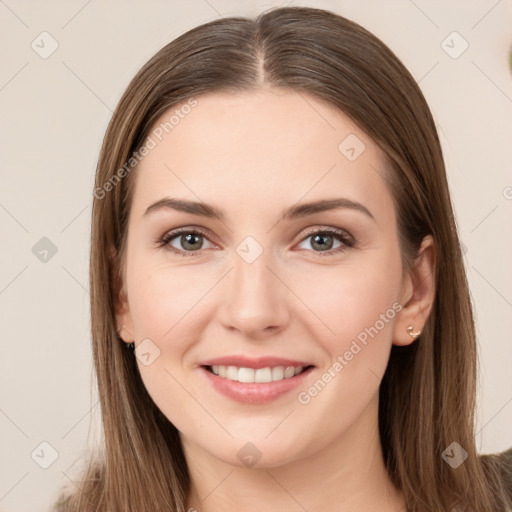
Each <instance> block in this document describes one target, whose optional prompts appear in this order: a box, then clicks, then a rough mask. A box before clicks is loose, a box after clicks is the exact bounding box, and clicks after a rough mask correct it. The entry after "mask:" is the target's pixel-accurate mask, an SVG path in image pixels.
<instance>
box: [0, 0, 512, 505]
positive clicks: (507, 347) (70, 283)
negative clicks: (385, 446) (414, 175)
mask: <svg viewBox="0 0 512 512" xmlns="http://www.w3.org/2000/svg"><path fill="white" fill-rule="evenodd" d="M288 3H292V4H293V5H314V6H317V7H324V8H327V9H330V10H333V11H335V12H338V13H339V14H342V15H344V16H346V17H348V18H350V19H352V20H354V21H356V22H358V23H360V24H361V25H363V26H364V27H366V28H367V29H369V30H370V31H372V32H373V33H375V34H376V35H377V36H378V37H380V38H381V39H382V40H383V41H384V42H385V43H386V44H388V45H389V46H390V47H391V49H392V50H393V51H394V52H395V53H396V54H397V55H398V57H399V58H401V59H402V61H403V62H404V64H405V65H406V66H407V67H408V68H409V70H410V71H411V73H412V74H413V76H414V77H415V78H416V80H417V81H418V82H419V83H420V86H421V88H422V90H423V92H424V94H425V96H426V98H427V101H428V102H429V104H430V106H431V109H432V112H433V114H434V117H435V119H436V122H437V125H438V127H439V130H440V134H441V137H442V143H443V148H444V151H445V155H446V161H447V165H448V178H449V182H450V186H451V191H452V197H453V201H454V205H455V209H456V215H457V221H458V225H459V228H460V233H461V238H462V241H463V243H464V245H465V247H466V248H467V252H466V254H465V257H466V264H467V271H468V277H469V281H470V286H471V291H472V296H473V300H474V304H475V310H476V315H477V322H478V326H477V327H478V334H479V344H480V348H481V351H480V361H481V377H480V388H479V396H478V401H479V408H478V428H477V429H478V434H477V441H478V446H479V447H480V451H481V452H494V451H501V450H503V449H505V448H507V447H510V446H512V430H511V428H510V426H511V425H512V371H511V368H512V365H511V362H512V343H511V331H512V329H511V327H512V325H511V324H512V322H511V318H512V315H511V312H512V311H511V308H512V286H511V284H512V267H511V265H510V262H511V261H512V240H511V237H510V233H511V224H512V222H511V209H512V188H511V187H512V175H511V172H510V169H511V163H512V152H511V150H510V147H511V141H512V83H511V73H510V71H509V69H508V49H509V47H510V44H511V43H512V23H511V21H512V3H511V1H510V0H501V1H497V0H489V1H487V0H486V1H479V2H468V1H465V0H464V1H463V0H459V1H451V2H442V1H435V2H434V1H430V2H427V1H424V0H423V1H421V0H415V1H411V0H402V1H387V2H379V1H377V0H375V1H344V2H341V1H340V2H336V1H318V2H312V1H310V2H298V1H297V2H295V1H294V2H288ZM285 4H286V2H260V1H252V2H249V1H247V2H236V1H234V0H229V1H228V0H208V1H206V0H193V1H188V2H178V1H165V2H164V1H151V2H142V1H131V2H120V1H112V0H109V1H108V2H101V1H100V0H92V1H86V0H72V1H66V2H64V1H62V2H56V1H47V2H44V3H43V2H36V1H33V2H29V1H28V0H25V1H15V0H5V1H0V20H1V21H0V40H1V48H2V67H1V70H0V109H1V126H2V139H1V140H2V151H1V155H2V161H1V172H2V187H1V189H0V221H1V224H0V225H1V236H2V251H1V266H0V268H1V273H0V306H1V314H2V324H1V325H2V348H1V358H0V364H1V394H0V431H1V432H2V436H1V445H0V449H1V453H0V461H1V462H0V465H1V467H0V511H3V512H6V511H9V512H10V511H15V512H25V511H27V512H28V511H30V512H34V511H36V510H47V509H48V507H49V504H50V503H51V501H52V500H53V499H54V498H55V495H56V492H57V489H58V488H59V487H60V485H62V484H64V483H65V482H68V483H69V482H70V479H72V478H73V475H74V471H75V469H76V467H71V466H72V464H73V462H74V461H75V459H76V458H77V457H78V456H79V455H80V454H81V453H82V452H83V450H85V448H86V446H87V438H88V432H89V427H90V425H93V426H94V425H96V427H95V428H93V429H92V430H91V439H90V440H89V443H93V442H94V437H95V436H96V438H97V434H98V429H97V419H98V412H99V410H98V407H97V397H96V395H95V394H94V393H92V394H91V388H93V386H91V369H92V365H91V356H90V348H89V338H90V335H89V306H88V300H89V295H88V277H87V272H88V269H87V265H88V250H89V245H88V244H89V241H88V237H89V221H90V213H91V198H92V187H93V176H94V170H95V164H96V159H97V155H98V151H99V148H100V144H101V140H102V137H103V134H104V131H105V129H106V126H107V123H108V121H109V118H110V116H111V112H112V110H113V108H114V106H115V105H116V102H117V101H118V99H119V98H120V95H121V94H122V92H123V90H124V88H125V87H126V85H127V84H128V81H129V79H130V78H131V77H132V76H133V74H134V73H135V72H136V71H137V70H138V69H139V68H140V66H141V65H142V64H143V63H145V62H146V60H147V59H148V58H149V57H151V56H152V55H153V54H154V53H155V52H156V51H157V50H158V49H160V48H161V47H162V46H163V45H165V44H166V43H167V42H169V41H171V40H172V39H174V38H175V37H176V36H178V35H179V34H181V33H183V32H184V31H186V30H188V29H190V28H192V27H194V26H196V25H199V24H201V23H204V22H206V21H210V20H213V19H216V18H218V17H220V16H230V15H255V14H258V13H259V12H260V11H261V10H264V9H266V8H269V7H271V6H273V5H285ZM43 31H46V32H48V33H49V34H50V35H51V38H53V39H54V40H55V41H56V42H57V44H58V48H57V49H56V51H55V52H54V53H53V54H52V55H50V56H48V58H46V59H43V58H41V56H40V53H44V52H45V51H46V52H48V51H49V50H51V44H52V40H51V38H50V36H39V35H40V34H41V32H43ZM453 31H456V32H458V33H459V34H460V36H461V37H462V38H463V40H465V41H467V43H468V44H469V47H468V48H467V50H466V51H465V52H464V53H462V54H461V55H460V56H458V58H452V56H450V55H449V54H448V53H446V51H445V49H443V46H444V48H446V49H448V48H447V47H446V44H448V45H449V46H452V48H451V49H450V50H449V51H450V52H452V54H453V53H454V52H458V51H459V50H461V49H462V48H463V46H462V45H463V44H464V41H463V40H462V39H460V38H459V36H456V35H455V36H453V35H452V36H450V38H448V39H447V43H444V44H443V43H442V42H443V41H444V40H445V39H446V38H447V36H449V35H450V34H451V33H452V32H453ZM42 37H44V38H46V39H44V48H43V43H41V38H42ZM454 37H455V39H454ZM452 39H453V41H454V42H453V43H451V40H452ZM32 41H35V42H34V45H35V47H36V48H37V50H38V51H37V52H36V51H35V50H34V49H33V48H32V47H31V43H32ZM54 44H55V43H54ZM37 45H39V46H37ZM38 52H39V53H38ZM43 237H47V238H48V239H49V240H51V242H52V243H53V244H54V246H55V247H56V249H57V252H56V254H55V255H53V256H52V253H51V252H49V253H48V255H47V256H46V257H47V261H46V262H43V261H40V259H39V258H38V257H36V255H35V254H34V252H36V254H37V252H38V251H37V250H34V252H33V247H34V246H35V245H36V244H37V243H38V242H39V241H40V239H41V238H43ZM39 243H40V244H43V245H44V244H45V243H48V242H39ZM37 247H39V246H36V248H37ZM39 250H41V249H40V248H39ZM39 256H40V257H43V255H41V254H40V255H39ZM91 420H92V421H91ZM93 434H94V435H95V436H94V435H93ZM42 442H46V443H49V445H51V446H48V445H41V443H42ZM52 449H53V450H55V451H56V452H57V454H58V456H57V458H56V459H55V460H53V459H54V458H55V454H54V453H53V451H52ZM51 462H53V463H52V464H51V465H50V466H49V467H48V468H47V469H43V468H42V467H41V465H43V466H44V465H48V464H49V463H51ZM70 485H72V484H70Z"/></svg>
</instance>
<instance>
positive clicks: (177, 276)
mask: <svg viewBox="0 0 512 512" xmlns="http://www.w3.org/2000/svg"><path fill="white" fill-rule="evenodd" d="M94 197H95V199H94V207H93V219H92V239H91V267H90V281H91V309H92V336H93V349H94V361H95V367H96V372H97V378H98V386H99V391H100V397H101V406H102V407H101V408H102V418H103V427H104V438H105V439H104V443H105V446H104V450H103V452H102V454H101V456H99V457H97V458H92V459H91V463H90V466H89V468H88V470H87V472H86V474H85V475H83V479H82V481H81V482H77V484H78V485H79V490H78V491H76V492H75V493H74V494H73V495H72V496H67V497H66V496H65V495H64V493H63V497H62V499H61V500H60V501H59V504H57V505H56V509H58V510H63V511H96V510H98V511H100V510H101V511H103V510H105V511H107V510H108V511H123V512H128V511H133V512H135V511H136V512H142V511H155V510H173V511H180V512H182V511H185V510H204V511H210V510H235V509H236V510H244V511H248V510H253V509H254V510H256V509H257V510H259V509H260V508H261V507H262V506H269V505H272V508H273V509H279V510H310V511H312V510H320V509H322V510H342V511H347V510H351V511H353V510H380V511H399V510H401V511H405V510H414V511H416V512H424V511H425V512H426V511H433V510H435V511H449V510H475V511H483V510H485V511H502V512H504V511H506V510H510V507H511V503H512V462H511V452H510V451H509V452H507V453H508V455H507V454H501V455H494V456H479V455H478V453H477V450H476V447H475V440H474V437H475V433H474V425H473V418H474V416H473V415H474V407H475V383H476V340H475V328H474V320H473V314H472V309H471V302H470V297H469V291H468V285H467V281H466V276H465V272H464V266H463V260H462V254H461V248H460V242H459V239H458V235H457V230H456V226H455V222H454V216H453V210H452V206H451V202H450V197H449V191H448V185H447V181H446V175H445V167H444V162H443V156H442V152H441V147H440V143H439V139H438V136H437V132H436V127H435V124H434V121H433V119H432V116H431V114H430V111H429V108H428V106H427V104H426V102H425V99H424V97H423V95H422V93H421V91H420V89H419V88H418V86H417V84H416V83H415V81H414V80H413V78H412V77H411V75H410V74H409V73H408V71H407V70H406V69H405V68H404V66H403V65H402V64H401V63H400V62H399V60H398V59H397V58H396V56H395V55H394V54H393V53H392V52H391V51H390V50H389V49H388V48H387V47H386V46H385V45H384V44H383V43H382V42H381V41H379V40H378V39H377V38H376V37H375V36H373V35H372V34H370V33H369V32H367V31H366V30H365V29H363V28H361V27H360V26H359V25H357V24H355V23H353V22H351V21H349V20H347V19H345V18H343V17H340V16H337V15H335V14H333V13H330V12H327V11H323V10H318V9H312V8H280V9H275V10H272V11H269V12H267V13H265V14H262V15H260V16H259V17H258V18H257V19H256V20H251V19H244V18H227V19H222V20H218V21H215V22H211V23H208V24H205V25H202V26H200V27H197V28H195V29H193V30H191V31H189V32H187V33H186V34H184V35H182V36H181V37H179V38H178V39H176V40H175V41H173V42H171V43H170V44H169V45H167V46H166V47H164V48H163V49H162V50H161V51H159V52H158V53H157V54H156V55H155V56H154V57H153V58H152V59H151V60H150V61H149V62H148V63H147V64H146V65H145V66H144V67H143V68H142V69H141V71H140V72H139V73H138V74H137V76H136V77H135V78H134V79H133V80H132V82H131V83H130V85H129V86H128V89H127V91H126V92H125V94H124V96H123V97H122V99H121V100H120V102H119V105H118V107H117V109H116V111H115V113H114V116H113V118H112V120H111V123H110V125H109V127H108V130H107V133H106V136H105V140H104V144H103V148H102V151H101V155H100V159H99V165H98V169H97V175H96V185H95V190H94Z"/></svg>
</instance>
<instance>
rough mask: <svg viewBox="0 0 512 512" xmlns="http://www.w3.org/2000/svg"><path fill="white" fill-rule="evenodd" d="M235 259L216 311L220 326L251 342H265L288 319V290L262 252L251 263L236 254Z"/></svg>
mask: <svg viewBox="0 0 512 512" xmlns="http://www.w3.org/2000/svg"><path fill="white" fill-rule="evenodd" d="M234 258H235V262H234V268H233V270H232V271H231V272H230V273H229V275H228V276H227V282H226V283H225V287H224V289H223V297H222V303H221V306H220V307H219V310H218V315H219V319H220V322H221V324H222V325H223V326H224V327H225V328H226V329H228V330H232V331H238V332H239V333H241V334H243V335H244V337H247V338H251V339H264V338H266V337H269V336H272V335H275V334H277V333H279V332H281V331H283V330H284V329H286V327H287V326H288V324H289V322H290V316H291V315H290V311H289V305H290V291H289V290H288V289H287V287H286V285H285V284H283V280H282V277H281V278H280V276H279V275H278V272H276V271H275V270H274V269H271V268H270V266H269V263H271V262H270V261H269V258H267V255H266V253H265V251H264V252H263V254H261V255H260V257H259V258H258V259H256V261H254V262H252V263H247V262H246V261H244V260H243V259H242V258H239V257H238V255H236V254H235V255H234Z"/></svg>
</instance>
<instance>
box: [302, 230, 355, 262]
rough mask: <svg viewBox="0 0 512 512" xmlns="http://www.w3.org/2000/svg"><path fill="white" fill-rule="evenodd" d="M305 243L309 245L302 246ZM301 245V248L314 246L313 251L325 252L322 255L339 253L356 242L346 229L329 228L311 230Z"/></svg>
mask: <svg viewBox="0 0 512 512" xmlns="http://www.w3.org/2000/svg"><path fill="white" fill-rule="evenodd" d="M303 244H306V245H308V246H309V247H306V246H303V247H301V246H300V245H303ZM300 245H299V248H302V249H309V248H312V249H313V252H318V253H324V254H322V256H324V255H332V254H333V253H339V252H341V251H344V250H345V249H347V248H350V247H353V246H354V245H355V242H354V240H353V238H352V237H351V236H350V235H348V234H347V233H345V232H344V231H341V230H338V229H334V228H328V229H316V230H314V231H310V232H309V234H308V236H306V238H304V239H303V240H302V242H301V244H300Z"/></svg>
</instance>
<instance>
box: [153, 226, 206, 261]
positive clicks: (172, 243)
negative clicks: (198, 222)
mask: <svg viewBox="0 0 512 512" xmlns="http://www.w3.org/2000/svg"><path fill="white" fill-rule="evenodd" d="M205 242H208V243H209V244H211V246H212V247H213V244H212V243H211V242H210V241H209V240H208V238H207V237H206V234H205V233H203V232H202V231H200V230H198V229H187V228H180V229H176V230H174V231H171V232H170V233H167V234H166V235H165V236H164V237H163V238H162V239H161V240H160V245H161V246H167V247H168V248H169V249H170V250H171V251H173V252H177V253H179V254H181V255H182V256H197V255H196V254H193V253H194V252H199V251H201V250H202V249H208V248H209V247H204V243H205ZM187 253H189V254H187Z"/></svg>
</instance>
